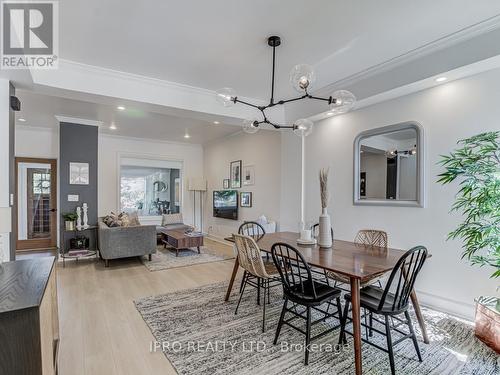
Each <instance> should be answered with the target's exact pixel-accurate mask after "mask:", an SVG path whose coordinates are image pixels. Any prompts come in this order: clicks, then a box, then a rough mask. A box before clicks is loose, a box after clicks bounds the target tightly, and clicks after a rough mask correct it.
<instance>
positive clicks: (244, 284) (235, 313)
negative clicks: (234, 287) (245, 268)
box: [234, 274, 249, 315]
mask: <svg viewBox="0 0 500 375" xmlns="http://www.w3.org/2000/svg"><path fill="white" fill-rule="evenodd" d="M248 277H249V276H248V274H247V275H246V276H245V278H244V279H243V288H242V289H241V292H240V298H239V299H238V304H237V305H236V310H235V311H234V315H237V314H238V308H239V307H240V303H241V298H242V297H243V293H244V292H245V287H246V286H247V279H248Z"/></svg>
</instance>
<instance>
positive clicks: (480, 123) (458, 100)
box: [281, 69, 500, 318]
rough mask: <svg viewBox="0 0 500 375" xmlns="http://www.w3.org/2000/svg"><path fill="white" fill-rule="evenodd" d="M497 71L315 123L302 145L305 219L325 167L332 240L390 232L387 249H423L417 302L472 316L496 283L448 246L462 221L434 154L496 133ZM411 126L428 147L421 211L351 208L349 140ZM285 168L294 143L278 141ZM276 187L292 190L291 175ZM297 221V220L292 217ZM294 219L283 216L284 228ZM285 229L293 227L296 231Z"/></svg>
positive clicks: (454, 245) (291, 202) (292, 201)
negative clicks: (387, 127) (364, 232)
mask: <svg viewBox="0 0 500 375" xmlns="http://www.w3.org/2000/svg"><path fill="white" fill-rule="evenodd" d="M499 101H500V70H498V69H497V70H494V71H490V72H486V73H482V74H480V75H476V76H472V77H469V78H466V79H462V80H459V81H453V82H449V83H446V84H443V85H440V86H437V87H435V88H432V89H428V90H425V91H421V92H419V93H415V94H412V95H408V96H405V97H401V98H398V99H395V100H391V101H387V102H384V103H380V104H377V105H374V106H372V107H367V108H363V109H361V110H358V111H355V112H351V113H348V114H345V115H342V116H337V117H333V118H330V119H326V120H323V121H321V122H319V123H317V124H316V126H315V129H314V132H313V134H312V135H311V136H309V137H308V138H307V142H306V143H307V144H306V160H307V162H306V180H307V191H306V199H307V200H306V209H307V211H306V212H307V218H309V219H313V218H317V217H318V216H319V214H320V204H319V182H318V178H317V174H318V170H319V169H320V168H322V167H328V166H329V167H330V188H331V193H332V204H331V207H330V213H331V215H332V219H333V225H334V231H335V236H336V238H339V239H348V240H349V239H352V238H354V235H355V234H356V232H357V231H358V230H359V229H362V228H376V229H382V230H385V231H387V232H388V234H389V242H390V243H389V245H390V246H391V247H396V248H401V249H408V248H410V247H412V246H414V245H418V244H422V245H425V246H427V247H428V249H429V251H430V253H431V254H432V258H430V259H429V260H428V261H427V263H426V265H425V267H424V269H423V271H422V274H421V275H420V279H419V281H418V285H417V292H418V294H419V296H420V299H421V301H422V302H423V303H426V304H428V305H432V306H434V307H438V308H441V309H443V310H448V311H452V312H454V313H457V314H460V315H462V316H466V317H469V318H471V317H472V316H473V301H474V298H475V297H477V296H479V295H495V294H496V291H495V289H496V287H497V285H498V280H492V279H490V278H489V276H490V274H491V273H492V269H491V268H479V267H472V266H470V265H469V264H468V262H466V261H464V260H461V259H460V255H461V242H460V241H446V236H447V233H448V232H450V231H451V230H452V229H454V228H455V227H456V226H457V224H458V223H459V221H460V217H459V216H458V215H456V214H450V213H449V211H450V207H451V205H452V203H453V200H454V194H455V192H456V191H457V190H458V186H457V185H456V184H454V185H452V186H446V187H443V186H441V185H438V184H437V183H436V180H437V175H438V174H439V173H440V172H441V170H442V168H440V167H439V166H438V165H437V162H438V160H439V155H441V154H445V153H447V152H449V151H451V150H452V149H453V148H454V147H456V141H457V140H459V139H462V138H464V137H468V136H471V135H474V134H477V133H480V132H484V131H492V130H500V125H499V118H500V106H499V105H498V103H499ZM409 120H414V121H418V122H419V123H420V124H422V126H423V128H424V131H425V134H424V142H425V146H426V162H425V178H426V183H425V191H426V195H427V202H426V206H425V208H406V207H373V206H354V205H353V142H354V139H355V137H356V136H357V134H359V133H360V132H361V131H363V130H367V129H371V128H375V127H380V126H385V125H391V124H396V123H399V122H404V121H409ZM283 142H284V146H283V149H284V150H287V152H288V153H287V154H285V155H283V158H282V163H283V167H282V168H283V170H284V171H290V170H292V169H294V168H295V167H296V166H297V164H296V160H295V159H296V157H295V154H294V152H295V150H298V149H300V148H299V147H300V143H299V140H297V139H294V138H293V137H289V136H285V135H284V136H283ZM288 176H289V177H291V178H290V179H286V180H284V181H283V182H282V184H283V189H286V186H294V185H295V186H296V185H298V184H299V183H300V182H299V181H300V179H298V178H297V176H292V174H290V173H289V174H288ZM298 198H299V196H298V195H296V196H289V195H288V196H287V199H286V200H284V201H282V210H281V212H282V214H285V213H287V212H293V211H292V209H291V208H288V209H287V210H288V211H285V210H284V209H283V207H294V209H295V210H297V207H298ZM297 217H298V216H297ZM293 221H297V218H295V219H290V218H288V217H286V218H284V217H282V218H281V223H282V228H283V224H284V223H285V222H293ZM290 229H295V228H294V227H292V228H290Z"/></svg>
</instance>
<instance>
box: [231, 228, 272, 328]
mask: <svg viewBox="0 0 500 375" xmlns="http://www.w3.org/2000/svg"><path fill="white" fill-rule="evenodd" d="M233 237H234V241H235V245H236V249H237V250H238V259H239V263H240V266H241V267H242V268H243V269H244V270H245V275H244V277H243V287H242V288H241V291H240V298H239V300H238V305H237V306H236V310H235V312H234V314H235V315H236V314H238V308H239V307H240V303H241V299H242V297H243V293H245V287H246V286H247V285H250V286H253V287H255V288H257V291H258V292H257V294H258V295H260V289H261V288H263V290H264V303H263V308H262V332H265V330H266V294H267V303H269V300H270V288H271V287H273V286H276V285H280V279H279V276H278V270H277V269H276V267H275V266H274V264H273V263H264V261H263V260H262V256H261V253H260V249H259V246H257V243H256V242H255V240H254V239H253V238H252V237H250V236H243V235H240V234H234V235H233ZM273 281H275V283H274V285H272V284H271V283H272V282H273ZM258 302H260V297H258Z"/></svg>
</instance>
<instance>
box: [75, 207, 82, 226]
mask: <svg viewBox="0 0 500 375" xmlns="http://www.w3.org/2000/svg"><path fill="white" fill-rule="evenodd" d="M76 229H78V230H82V209H81V208H80V207H77V208H76Z"/></svg>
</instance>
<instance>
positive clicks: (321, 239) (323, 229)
mask: <svg viewBox="0 0 500 375" xmlns="http://www.w3.org/2000/svg"><path fill="white" fill-rule="evenodd" d="M318 245H319V246H320V247H325V248H329V247H330V248H331V247H332V245H333V240H332V223H331V220H330V215H328V209H327V208H323V212H322V213H321V215H320V217H319V236H318Z"/></svg>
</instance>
